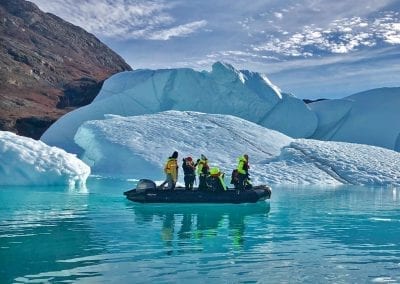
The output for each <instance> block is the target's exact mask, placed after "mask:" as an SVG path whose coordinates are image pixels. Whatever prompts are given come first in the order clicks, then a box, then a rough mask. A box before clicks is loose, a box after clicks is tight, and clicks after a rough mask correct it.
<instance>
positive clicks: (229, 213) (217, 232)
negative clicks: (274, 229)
mask: <svg viewBox="0 0 400 284" xmlns="http://www.w3.org/2000/svg"><path fill="white" fill-rule="evenodd" d="M128 207H129V208H130V209H131V210H132V211H133V212H134V216H135V222H137V223H139V224H141V223H144V222H147V223H149V226H150V225H151V226H152V227H153V228H156V224H157V222H159V224H160V225H159V226H160V236H161V239H162V241H163V243H164V246H165V247H166V248H169V250H168V251H167V253H168V254H171V253H173V251H174V249H175V248H180V249H182V248H184V247H185V246H187V247H190V248H191V249H192V250H200V251H201V250H204V249H205V247H206V246H208V245H211V244H212V245H213V246H214V247H213V249H215V248H216V247H218V246H219V247H220V250H225V249H226V248H227V247H228V248H234V249H240V248H242V247H243V245H244V243H245V237H244V236H245V231H246V224H247V221H248V220H249V219H251V218H252V217H256V218H257V220H258V222H261V223H262V226H263V227H265V223H264V222H262V221H263V220H265V218H267V216H268V213H269V212H270V204H269V202H260V203H256V204H240V205H214V204H207V205H202V204H195V205H188V204H184V205H176V204H158V205H154V204H130V203H129V205H128ZM193 244H195V246H193Z"/></svg>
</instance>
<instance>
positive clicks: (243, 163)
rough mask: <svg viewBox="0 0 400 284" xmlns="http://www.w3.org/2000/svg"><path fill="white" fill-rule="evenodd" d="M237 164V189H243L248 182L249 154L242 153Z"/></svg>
mask: <svg viewBox="0 0 400 284" xmlns="http://www.w3.org/2000/svg"><path fill="white" fill-rule="evenodd" d="M238 161H239V162H238V166H237V168H236V169H237V178H238V185H237V186H238V189H239V190H243V189H245V188H246V187H247V185H248V184H250V183H249V179H250V178H249V169H250V166H249V156H248V155H247V154H244V155H243V156H241V157H239V159H238Z"/></svg>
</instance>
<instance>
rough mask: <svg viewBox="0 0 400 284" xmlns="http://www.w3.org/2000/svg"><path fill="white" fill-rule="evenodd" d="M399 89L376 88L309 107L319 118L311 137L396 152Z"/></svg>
mask: <svg viewBox="0 0 400 284" xmlns="http://www.w3.org/2000/svg"><path fill="white" fill-rule="evenodd" d="M399 106H400V88H380V89H374V90H369V91H366V92H361V93H357V94H354V95H351V96H348V97H345V98H343V99H341V100H324V101H318V102H315V103H311V104H309V107H310V109H311V110H313V111H314V112H315V113H316V115H317V117H318V118H319V122H318V127H317V129H316V131H315V133H314V134H313V135H312V138H316V139H322V140H330V141H343V142H353V143H360V144H368V145H375V146H380V147H385V148H388V149H392V150H396V151H400V124H399V123H398V122H399V121H400V112H399Z"/></svg>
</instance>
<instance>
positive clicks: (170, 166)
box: [159, 151, 179, 190]
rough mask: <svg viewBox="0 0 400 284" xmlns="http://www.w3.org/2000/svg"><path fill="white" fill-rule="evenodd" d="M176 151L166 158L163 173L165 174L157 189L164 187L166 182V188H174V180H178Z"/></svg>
mask: <svg viewBox="0 0 400 284" xmlns="http://www.w3.org/2000/svg"><path fill="white" fill-rule="evenodd" d="M177 159H178V152H177V151H174V153H172V155H171V156H170V157H169V158H168V160H167V162H166V163H165V166H164V173H165V175H166V178H165V181H164V182H163V183H162V184H160V186H159V189H164V185H165V184H168V187H167V189H169V190H173V189H175V185H176V181H177V180H178V168H179V167H178V161H177Z"/></svg>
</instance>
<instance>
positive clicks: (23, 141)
mask: <svg viewBox="0 0 400 284" xmlns="http://www.w3.org/2000/svg"><path fill="white" fill-rule="evenodd" d="M0 157H1V159H0V185H30V186H34V185H68V186H69V187H70V188H84V187H85V183H86V179H87V177H88V176H89V174H90V168H89V166H87V165H86V164H85V163H83V162H82V161H81V160H79V159H78V158H77V157H76V156H75V155H73V154H69V153H67V152H65V151H64V150H62V149H59V148H56V147H49V146H48V145H46V144H44V143H43V142H41V141H36V140H33V139H30V138H26V137H22V136H18V135H16V134H14V133H11V132H7V131H0Z"/></svg>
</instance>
